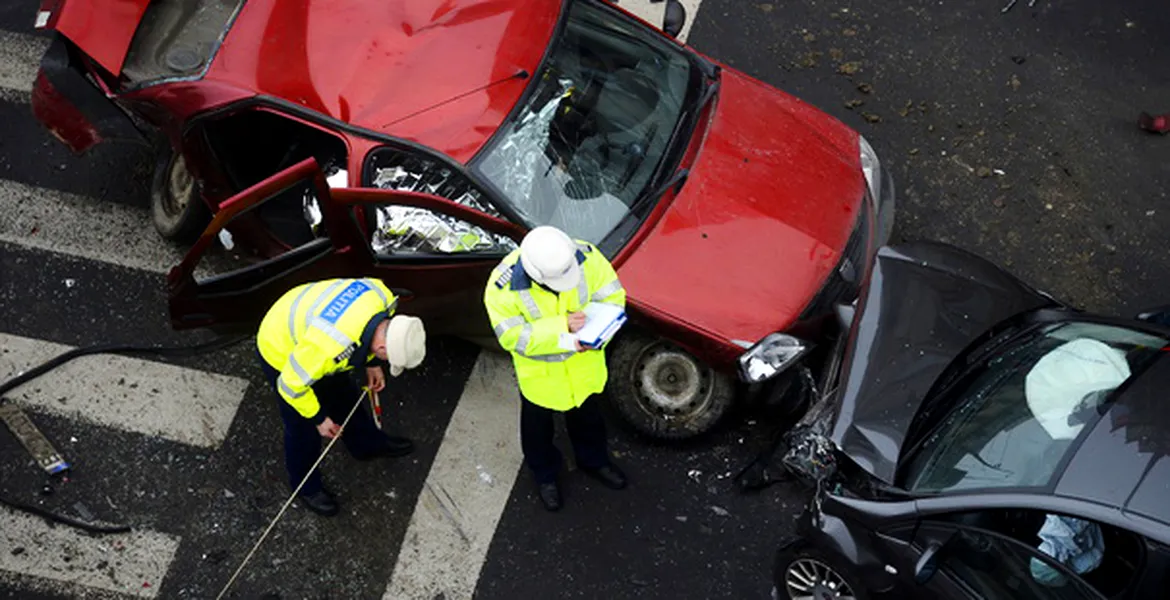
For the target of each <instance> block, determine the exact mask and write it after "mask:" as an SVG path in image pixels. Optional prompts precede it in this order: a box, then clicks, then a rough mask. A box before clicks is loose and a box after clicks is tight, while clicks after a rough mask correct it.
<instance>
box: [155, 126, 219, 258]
mask: <svg viewBox="0 0 1170 600" xmlns="http://www.w3.org/2000/svg"><path fill="white" fill-rule="evenodd" d="M150 215H151V220H152V221H154V228H155V230H157V231H158V233H159V235H161V236H162V237H163V238H165V239H167V240H169V241H172V242H175V243H178V244H191V243H193V242H194V241H195V240H197V239H198V238H199V235H200V234H202V233H203V231H204V230H205V229H206V228H207V225H208V224H209V223H211V211H210V210H209V209H208V208H207V204H206V203H204V202H203V198H202V196H201V195H200V193H199V182H198V180H196V179H195V178H194V177H193V176H192V175H191V173H190V171H188V170H187V165H186V162H185V161H184V160H183V155H182V154H178V153H176V152H175V151H174V150H173V149H171V147H170V145H169V144H162V145H160V147H159V151H158V159H157V160H156V161H155V167H154V176H153V178H152V181H151V186H150Z"/></svg>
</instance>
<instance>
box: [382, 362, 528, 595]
mask: <svg viewBox="0 0 1170 600" xmlns="http://www.w3.org/2000/svg"><path fill="white" fill-rule="evenodd" d="M519 401H520V397H519V392H518V391H517V388H516V378H515V376H514V375H513V372H512V367H511V359H510V358H509V357H508V355H506V354H502V353H497V352H486V351H483V352H480V354H479V358H478V359H477V360H476V362H475V367H473V368H472V371H471V375H470V376H469V377H468V378H467V384H466V386H465V387H464V389H463V395H462V397H460V399H459V405H458V406H457V407H456V408H455V413H454V414H453V415H452V416H451V422H450V423H449V424H448V425H447V431H446V433H445V434H444V436H443V443H442V445H440V446H439V452H438V454H437V455H436V456H435V462H434V463H432V464H431V471H430V473H429V474H428V475H427V481H426V484H425V485H424V487H423V490H422V492H421V493H420V494H419V497H418V502H417V503H416V504H415V507H414V515H413V516H412V517H411V519H410V525H409V527H408V528H407V530H406V535H405V537H404V538H403V543H402V548H401V550H399V553H398V564H397V565H395V567H394V573H393V575H392V577H391V580H390V585H389V587H388V588H387V589H386V594H385V595H384V596H383V599H384V600H391V599H393V600H398V599H401V598H445V599H446V600H470V598H471V597H472V596H473V595H474V593H475V587H476V583H477V582H478V581H479V572H480V569H482V568H483V563H484V561H485V560H486V559H487V551H488V547H489V546H490V545H491V541H492V536H493V535H495V531H496V526H497V525H498V524H499V521H500V515H501V514H502V513H503V512H504V506H505V505H506V504H507V503H508V497H509V496H510V495H511V493H512V484H513V483H515V481H516V476H517V474H518V472H519V469H520V464H521V460H522V455H521V452H520V441H519V437H518V435H517V421H516V414H517V410H518V409H517V402H519Z"/></svg>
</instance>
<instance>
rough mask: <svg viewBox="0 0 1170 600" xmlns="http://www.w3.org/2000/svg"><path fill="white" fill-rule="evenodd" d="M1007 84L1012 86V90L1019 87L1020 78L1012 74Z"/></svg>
mask: <svg viewBox="0 0 1170 600" xmlns="http://www.w3.org/2000/svg"><path fill="white" fill-rule="evenodd" d="M1008 85H1010V86H1012V89H1013V90H1018V89H1020V78H1019V77H1017V76H1015V75H1012V78H1011V79H1010V80H1009V81H1008Z"/></svg>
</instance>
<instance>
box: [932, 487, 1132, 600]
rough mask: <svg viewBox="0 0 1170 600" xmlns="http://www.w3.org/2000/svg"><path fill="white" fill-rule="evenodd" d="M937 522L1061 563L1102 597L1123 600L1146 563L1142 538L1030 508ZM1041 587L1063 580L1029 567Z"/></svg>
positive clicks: (953, 516)
mask: <svg viewBox="0 0 1170 600" xmlns="http://www.w3.org/2000/svg"><path fill="white" fill-rule="evenodd" d="M941 519H943V520H945V521H947V522H950V523H954V524H958V525H963V526H967V527H973V528H978V529H982V530H987V531H991V532H994V533H996V534H999V535H1003V536H1005V537H1008V538H1010V539H1013V540H1015V541H1017V542H1019V543H1022V544H1024V545H1026V546H1028V547H1031V548H1035V549H1037V550H1039V551H1040V552H1042V553H1044V554H1045V555H1047V556H1050V557H1052V558H1053V559H1055V560H1056V561H1058V562H1060V563H1061V564H1063V565H1064V566H1066V567H1067V568H1069V569H1070V570H1072V571H1073V572H1074V573H1075V574H1077V576H1078V577H1079V578H1080V579H1081V580H1083V581H1084V582H1085V583H1086V584H1088V585H1090V586H1092V587H1093V588H1094V589H1096V590H1097V591H1098V592H1100V593H1101V594H1102V595H1103V596H1106V597H1109V598H1125V597H1127V596H1126V595H1125V594H1126V593H1127V592H1129V591H1130V590H1131V588H1132V587H1133V584H1134V583H1136V581H1137V578H1138V577H1137V576H1138V573H1139V572H1140V570H1141V568H1142V566H1143V563H1144V562H1145V556H1144V555H1145V550H1144V548H1145V542H1144V538H1142V537H1141V536H1139V535H1137V534H1135V533H1133V532H1131V531H1127V530H1125V529H1121V528H1118V527H1113V526H1111V525H1108V524H1105V523H1099V522H1096V521H1093V520H1089V519H1083V518H1079V517H1074V516H1071V515H1065V514H1058V513H1050V512H1045V511H1040V510H1035V509H1023V508H1003V509H998V508H997V509H985V510H975V511H967V512H959V513H953V514H949V515H945V516H943V517H941ZM1031 570H1032V575H1033V578H1034V579H1036V580H1037V581H1040V582H1041V583H1044V582H1049V583H1056V582H1060V581H1061V580H1062V579H1063V577H1062V576H1061V575H1060V574H1059V573H1058V572H1057V571H1055V570H1053V569H1051V568H1049V567H1047V566H1045V565H1043V564H1033V565H1031Z"/></svg>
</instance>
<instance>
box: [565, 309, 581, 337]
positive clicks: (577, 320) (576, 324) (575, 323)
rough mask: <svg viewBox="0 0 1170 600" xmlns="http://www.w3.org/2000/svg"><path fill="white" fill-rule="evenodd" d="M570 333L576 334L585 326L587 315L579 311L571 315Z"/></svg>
mask: <svg viewBox="0 0 1170 600" xmlns="http://www.w3.org/2000/svg"><path fill="white" fill-rule="evenodd" d="M568 318H569V331H570V332H572V333H576V332H577V331H578V330H579V329H581V328H582V327H584V326H585V313H583V312H581V311H577V312H575V313H569V317H568Z"/></svg>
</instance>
